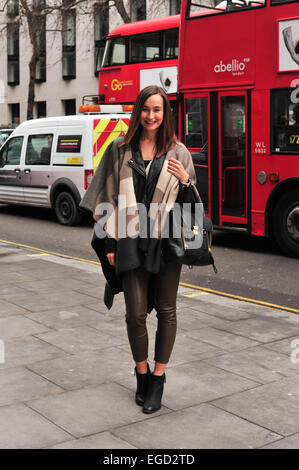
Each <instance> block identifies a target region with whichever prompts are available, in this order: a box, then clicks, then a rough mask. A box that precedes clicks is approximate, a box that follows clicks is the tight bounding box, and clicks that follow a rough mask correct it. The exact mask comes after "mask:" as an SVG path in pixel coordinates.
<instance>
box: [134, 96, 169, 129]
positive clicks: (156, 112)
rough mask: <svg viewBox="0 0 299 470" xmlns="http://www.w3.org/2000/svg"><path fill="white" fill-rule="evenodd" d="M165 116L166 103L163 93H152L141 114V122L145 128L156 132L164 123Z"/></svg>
mask: <svg viewBox="0 0 299 470" xmlns="http://www.w3.org/2000/svg"><path fill="white" fill-rule="evenodd" d="M163 116H164V103H163V98H162V96H161V95H158V94H156V95H152V96H150V97H149V98H148V99H147V100H146V101H145V103H144V105H143V107H142V110H141V114H140V124H141V125H142V127H143V130H144V131H146V132H150V133H156V132H157V130H158V128H159V127H160V125H161V124H162V121H163Z"/></svg>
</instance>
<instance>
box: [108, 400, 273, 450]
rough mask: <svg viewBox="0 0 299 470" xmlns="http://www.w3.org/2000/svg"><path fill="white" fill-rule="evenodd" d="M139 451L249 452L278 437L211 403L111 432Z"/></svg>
mask: <svg viewBox="0 0 299 470" xmlns="http://www.w3.org/2000/svg"><path fill="white" fill-rule="evenodd" d="M114 434H115V435H117V436H119V437H121V438H124V439H126V440H127V441H128V442H129V443H131V444H132V445H134V446H136V447H138V448H139V449H250V448H255V447H260V446H262V445H263V444H266V443H269V442H273V441H275V439H279V438H280V437H281V436H279V435H277V434H275V433H273V432H270V431H269V430H268V429H264V428H262V427H260V426H257V425H255V424H252V423H249V422H248V421H245V420H244V419H241V418H239V417H238V416H234V415H232V414H230V413H226V412H223V411H222V410H219V409H217V408H215V407H213V406H212V405H210V404H202V405H199V406H192V407H190V408H187V409H185V410H181V411H177V412H174V413H169V414H167V415H164V416H159V417H154V418H153V419H151V420H148V421H146V422H141V423H135V424H131V425H128V426H125V427H121V428H119V429H116V430H114Z"/></svg>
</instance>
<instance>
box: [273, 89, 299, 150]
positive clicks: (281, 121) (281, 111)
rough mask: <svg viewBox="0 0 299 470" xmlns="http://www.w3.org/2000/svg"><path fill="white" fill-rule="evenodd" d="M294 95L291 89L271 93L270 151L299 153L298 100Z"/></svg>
mask: <svg viewBox="0 0 299 470" xmlns="http://www.w3.org/2000/svg"><path fill="white" fill-rule="evenodd" d="M293 94H294V95H295V96H293ZM296 96H297V94H296V92H295V91H294V90H292V89H289V90H285V89H284V90H273V91H272V93H271V109H272V125H271V135H272V139H271V140H272V142H271V144H272V145H271V147H272V148H271V151H272V153H284V152H285V153H288V154H289V153H294V154H299V102H298V99H296Z"/></svg>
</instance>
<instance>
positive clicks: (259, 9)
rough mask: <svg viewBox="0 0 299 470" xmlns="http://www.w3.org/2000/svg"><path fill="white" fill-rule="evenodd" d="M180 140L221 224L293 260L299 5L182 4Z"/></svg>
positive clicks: (297, 213) (298, 235)
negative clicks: (272, 242) (263, 239)
mask: <svg viewBox="0 0 299 470" xmlns="http://www.w3.org/2000/svg"><path fill="white" fill-rule="evenodd" d="M179 48H180V54H179V73H178V79H179V84H178V88H179V94H180V96H181V100H180V103H181V113H180V119H181V126H180V129H181V132H180V138H181V140H182V141H183V142H184V143H185V144H186V146H187V147H188V148H189V150H190V152H191V154H192V156H193V159H194V164H195V167H196V171H197V180H198V188H199V191H200V193H201V195H202V197H203V201H204V205H205V210H206V212H207V213H208V214H209V216H210V217H211V218H212V220H213V222H214V224H215V225H216V226H219V227H223V228H225V227H230V228H232V229H239V230H240V229H241V230H245V231H247V232H248V233H251V234H254V235H260V236H271V235H274V237H275V238H276V240H277V242H278V244H279V245H280V247H281V248H282V250H283V251H284V252H285V253H287V254H289V255H292V256H299V2H298V0H292V1H291V0H256V1H255V0H254V1H250V0H225V1H220V2H219V1H217V0H216V1H215V3H214V5H213V6H211V1H210V0H182V9H181V24H180V41H179Z"/></svg>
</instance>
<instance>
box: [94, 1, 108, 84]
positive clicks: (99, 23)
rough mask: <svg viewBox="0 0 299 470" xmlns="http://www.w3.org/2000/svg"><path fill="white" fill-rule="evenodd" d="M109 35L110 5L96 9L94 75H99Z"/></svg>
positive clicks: (102, 5) (96, 6) (99, 6)
mask: <svg viewBox="0 0 299 470" xmlns="http://www.w3.org/2000/svg"><path fill="white" fill-rule="evenodd" d="M108 33H109V10H108V3H104V4H98V3H97V4H96V5H95V7H94V73H95V75H98V73H99V68H100V67H101V64H102V59H103V55H104V49H105V43H106V36H107V35H108Z"/></svg>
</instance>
